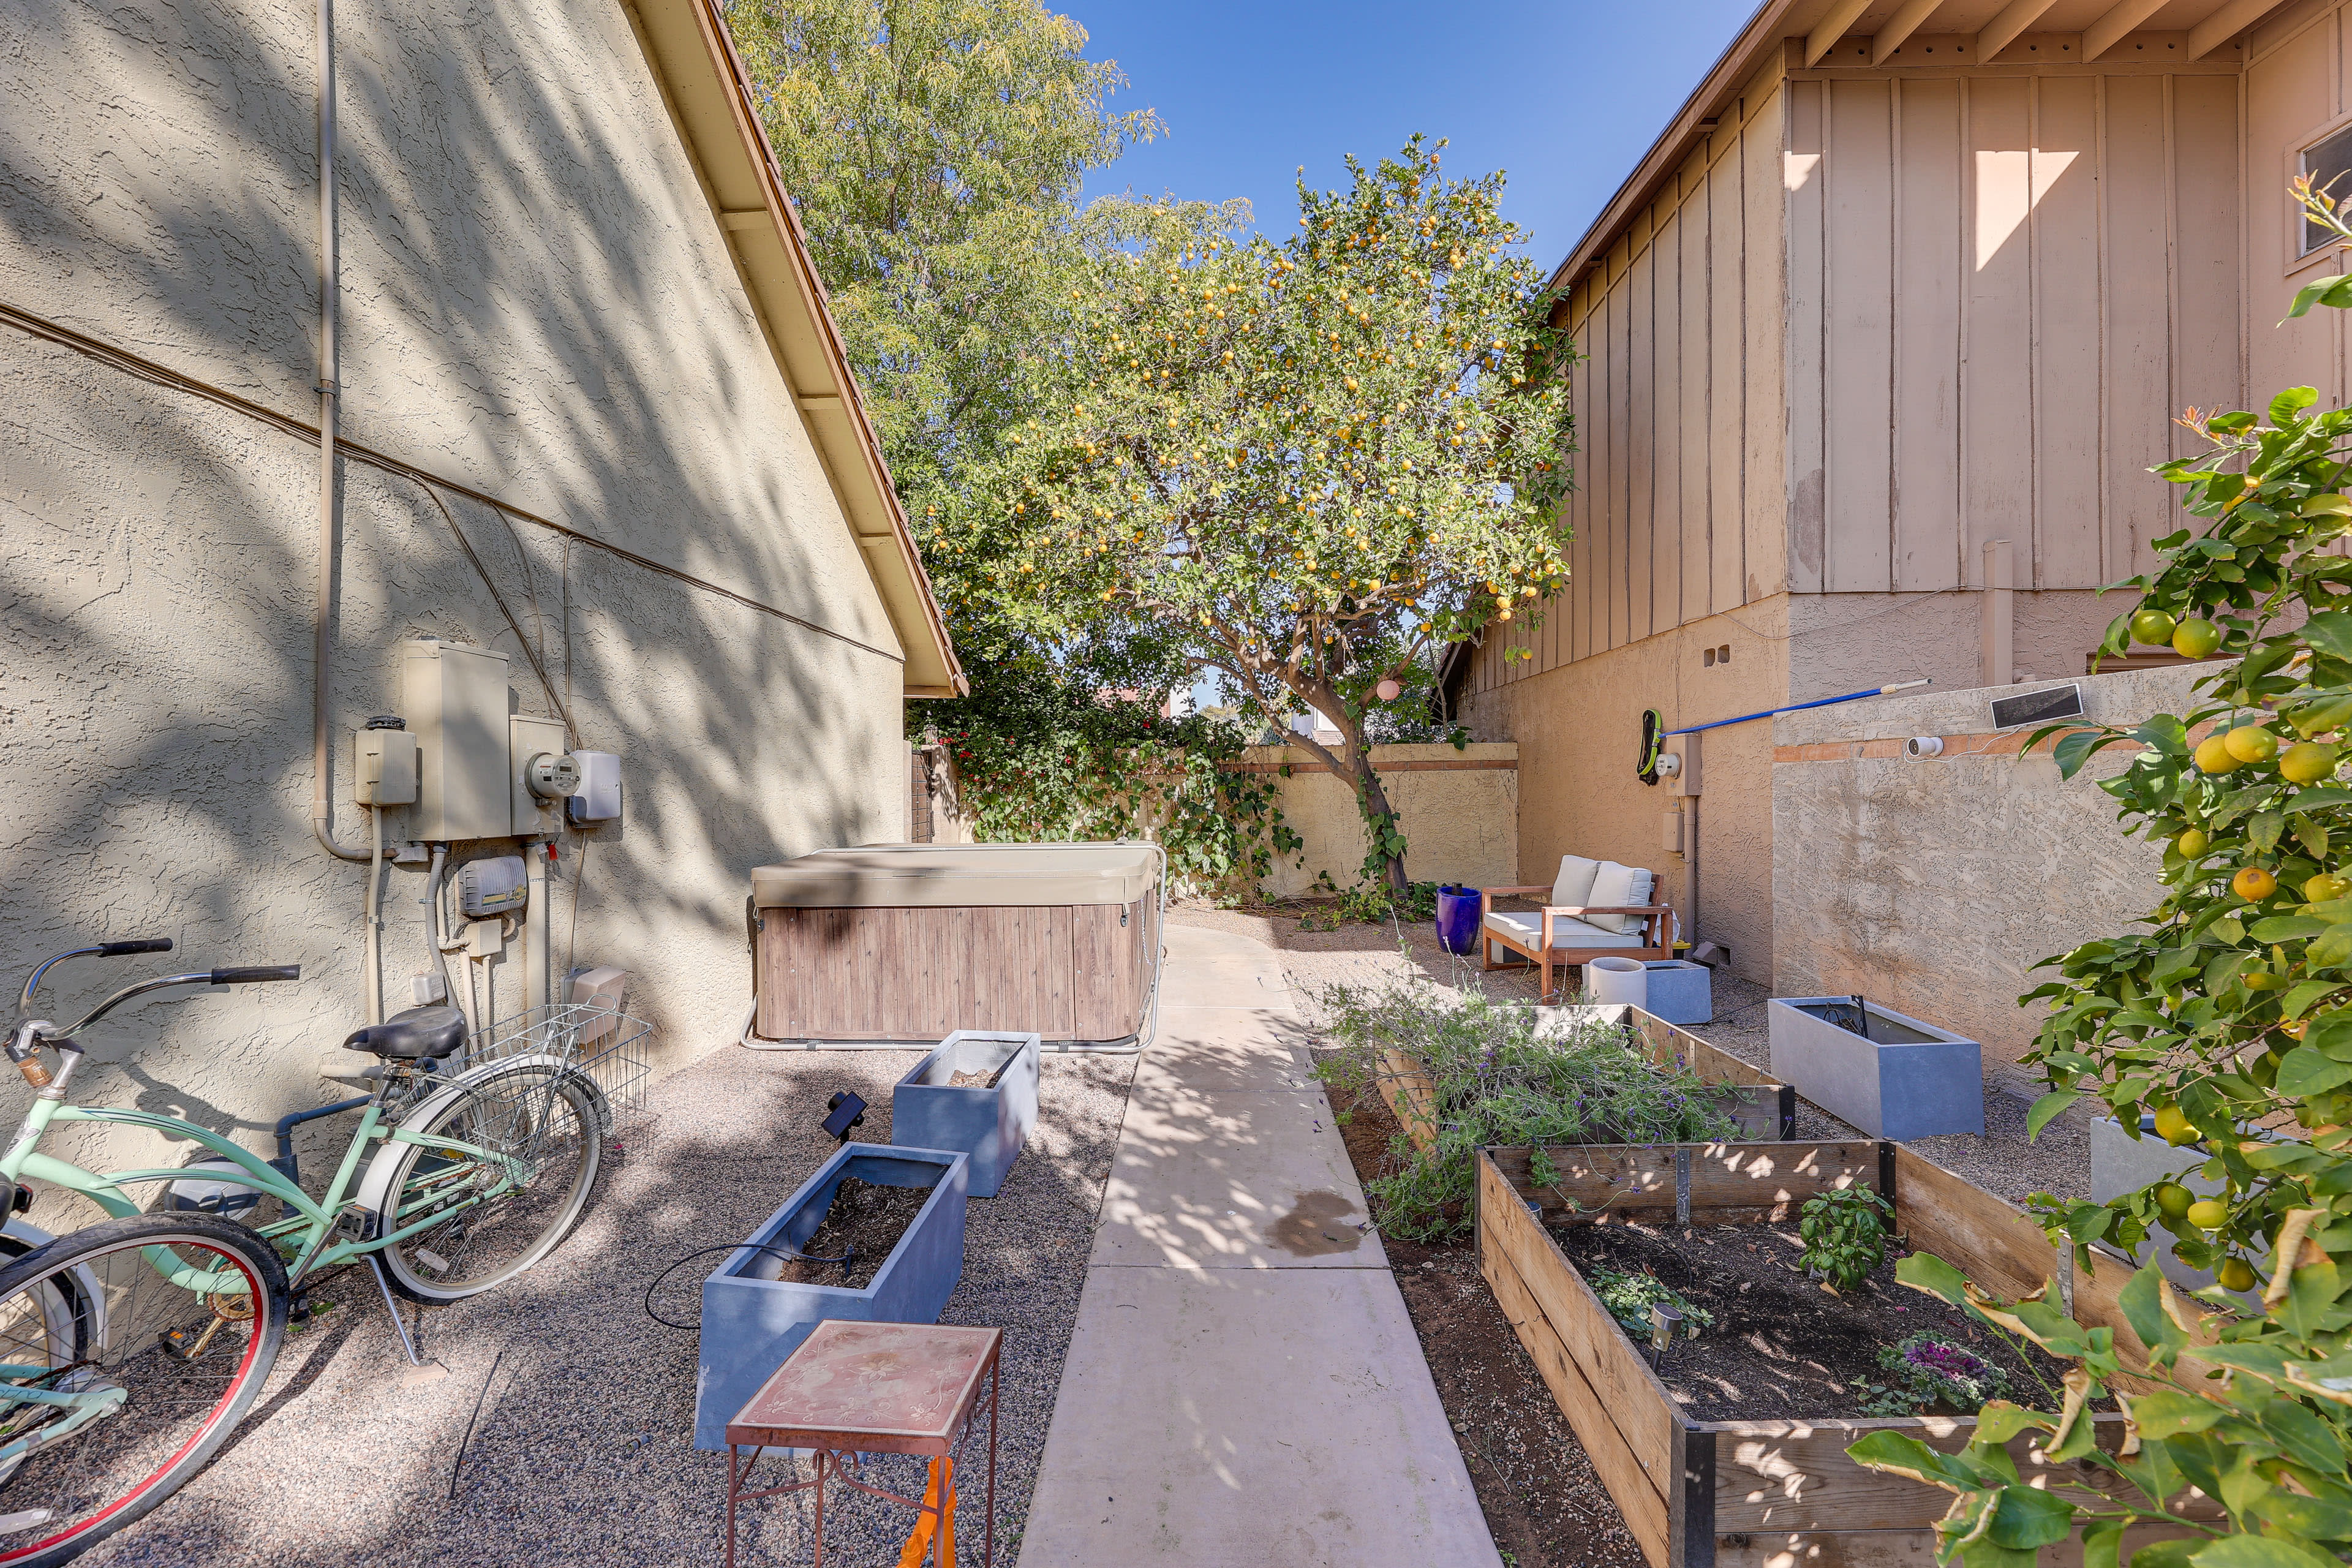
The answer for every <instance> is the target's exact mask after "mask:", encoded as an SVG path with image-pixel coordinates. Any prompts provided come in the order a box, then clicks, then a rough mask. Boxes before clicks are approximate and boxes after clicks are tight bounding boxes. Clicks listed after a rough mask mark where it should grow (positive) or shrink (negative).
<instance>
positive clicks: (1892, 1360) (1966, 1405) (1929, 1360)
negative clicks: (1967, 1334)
mask: <svg viewBox="0 0 2352 1568" xmlns="http://www.w3.org/2000/svg"><path fill="white" fill-rule="evenodd" d="M1878 1364H1879V1367H1880V1369H1881V1370H1883V1371H1885V1372H1886V1373H1889V1374H1890V1377H1891V1379H1892V1381H1890V1382H1887V1383H1874V1384H1871V1385H1870V1397H1869V1398H1868V1399H1867V1400H1865V1401H1864V1404H1863V1409H1864V1412H1865V1413H1867V1414H1869V1415H1921V1414H1923V1413H1926V1412H1928V1411H1935V1410H1942V1411H1947V1412H1950V1413H1953V1414H1956V1415H1975V1414H1976V1413H1977V1411H1978V1410H1979V1408H1981V1407H1982V1406H1983V1405H1984V1403H1985V1401H1987V1400H1989V1399H1999V1398H2000V1397H2002V1396H2003V1395H2005V1394H2008V1392H2009V1379H2008V1377H2007V1376H2006V1375H2005V1374H2004V1373H2002V1372H2001V1370H2000V1368H1999V1367H1997V1366H1995V1365H1993V1364H1992V1363H1990V1362H1989V1361H1987V1360H1985V1359H1984V1358H1983V1357H1982V1356H1980V1355H1978V1354H1977V1353H1976V1352H1974V1351H1971V1350H1969V1349H1968V1348H1967V1347H1966V1346H1964V1345H1958V1344H1955V1343H1953V1342H1952V1341H1950V1340H1949V1339H1948V1338H1946V1337H1945V1336H1944V1335H1942V1334H1940V1333H1937V1332H1936V1331H1933V1330H1926V1331H1921V1332H1919V1333H1916V1334H1913V1335H1911V1336H1909V1337H1908V1338H1906V1339H1905V1340H1904V1341H1903V1342H1901V1343H1900V1344H1892V1345H1888V1346H1887V1347H1885V1349H1884V1350H1882V1351H1880V1352H1878Z"/></svg>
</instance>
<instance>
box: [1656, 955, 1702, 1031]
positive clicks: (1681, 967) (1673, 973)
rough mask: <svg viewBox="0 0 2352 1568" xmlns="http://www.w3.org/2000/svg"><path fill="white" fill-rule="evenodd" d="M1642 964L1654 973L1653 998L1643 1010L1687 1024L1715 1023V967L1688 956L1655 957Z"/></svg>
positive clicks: (1674, 1021)
mask: <svg viewBox="0 0 2352 1568" xmlns="http://www.w3.org/2000/svg"><path fill="white" fill-rule="evenodd" d="M1642 967H1643V969H1646V970H1648V971H1649V972H1650V1000H1649V1002H1648V1004H1647V1005H1644V1006H1643V1009H1642V1011H1643V1012H1644V1013H1647V1014H1649V1015H1650V1016H1652V1017H1653V1018H1664V1020H1665V1021H1666V1022H1667V1023H1669V1024H1680V1025H1682V1026H1685V1027H1688V1026H1691V1025H1693V1024H1712V1023H1714V1022H1715V971H1714V970H1712V969H1709V968H1708V967H1707V966H1706V964H1704V963H1692V962H1691V961H1690V960H1689V959H1687V958H1654V959H1652V960H1650V961H1649V962H1648V963H1644V964H1643V965H1642Z"/></svg>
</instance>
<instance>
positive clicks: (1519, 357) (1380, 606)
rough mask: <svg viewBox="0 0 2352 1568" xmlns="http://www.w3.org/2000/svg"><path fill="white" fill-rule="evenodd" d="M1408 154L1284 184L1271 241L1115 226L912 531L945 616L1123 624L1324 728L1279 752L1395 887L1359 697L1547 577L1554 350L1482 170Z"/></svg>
mask: <svg viewBox="0 0 2352 1568" xmlns="http://www.w3.org/2000/svg"><path fill="white" fill-rule="evenodd" d="M1438 156H1439V155H1438V153H1437V152H1436V151H1435V150H1434V149H1433V148H1428V147H1424V146H1423V145H1422V144H1421V142H1419V141H1418V140H1416V141H1415V142H1412V144H1410V145H1408V146H1407V147H1406V148H1405V150H1404V152H1403V153H1402V154H1401V155H1400V156H1399V157H1397V158H1395V159H1390V160H1385V161H1383V162H1382V163H1381V164H1380V165H1379V166H1378V167H1377V168H1373V169H1366V168H1363V167H1361V166H1360V165H1357V164H1354V163H1350V165H1349V167H1350V171H1351V174H1352V175H1353V179H1352V183H1351V185H1350V187H1349V189H1347V190H1344V191H1339V192H1331V193H1322V194H1318V193H1315V192H1312V191H1309V190H1307V188H1306V187H1305V186H1304V185H1303V184H1302V185H1301V186H1300V188H1299V203H1300V213H1301V216H1300V223H1299V226H1298V229H1297V232H1296V234H1295V235H1293V236H1292V237H1290V238H1288V239H1286V240H1284V241H1282V242H1280V243H1279V244H1277V243H1276V242H1274V241H1271V240H1268V239H1267V238H1265V237H1264V236H1263V235H1259V236H1256V237H1251V238H1248V239H1244V238H1243V237H1241V229H1242V227H1243V224H1242V222H1241V221H1240V220H1239V219H1238V218H1237V217H1236V216H1235V215H1234V214H1232V213H1229V212H1223V211H1213V210H1210V209H1203V208H1192V209H1185V208H1180V207H1176V206H1173V205H1165V206H1154V207H1150V208H1144V209H1136V210H1132V211H1129V213H1127V214H1126V215H1124V216H1123V217H1122V219H1121V221H1122V223H1123V225H1124V227H1123V228H1122V230H1121V234H1120V239H1121V243H1120V244H1118V245H1116V246H1110V247H1099V248H1097V250H1096V251H1095V252H1094V253H1093V254H1092V255H1091V257H1090V258H1089V259H1088V261H1087V263H1086V265H1085V266H1084V268H1082V269H1081V272H1080V274H1079V275H1078V276H1077V277H1076V278H1075V279H1073V280H1072V282H1071V286H1070V289H1069V291H1068V294H1067V296H1066V300H1064V301H1063V302H1062V304H1063V312H1062V315H1061V317H1060V319H1059V321H1058V322H1057V324H1056V328H1055V331H1054V333H1053V334H1051V335H1050V336H1049V337H1047V338H1045V339H1044V340H1042V341H1040V342H1039V343H1038V344H1037V346H1036V347H1035V348H1034V351H1033V352H1031V353H1028V354H1026V355H1025V356H1024V358H1023V359H1022V361H1021V362H1020V363H1019V364H1018V365H1017V367H1015V368H1016V376H1015V381H1016V387H1015V390H1014V391H1013V394H1012V395H1013V398H1014V399H1015V401H1017V402H1018V403H1020V404H1021V405H1023V406H1024V407H1027V408H1029V409H1032V410H1034V412H1033V413H1032V415H1031V416H1029V417H1028V418H1026V419H1024V420H1023V421H1022V422H1020V423H1019V425H1018V426H1016V427H1014V428H1013V429H1011V430H1009V431H1008V432H1007V433H1006V435H1005V437H1004V440H1003V444H1002V445H1001V446H1000V447H997V448H994V449H993V450H992V451H991V452H990V453H987V454H981V455H975V457H974V458H973V459H972V461H971V463H970V464H969V465H968V466H967V468H965V470H964V473H965V476H966V478H967V479H969V481H970V482H969V483H968V484H967V485H965V486H964V487H963V488H962V489H961V490H960V491H959V492H958V493H957V494H956V495H955V496H954V497H953V498H952V499H949V500H942V501H941V502H940V507H939V510H938V511H937V513H936V514H932V513H930V512H929V510H928V509H927V510H926V513H925V515H924V516H923V517H921V518H919V519H918V520H917V521H918V522H919V526H921V527H922V528H923V529H924V531H925V535H926V540H925V542H926V550H927V555H928V558H929V561H930V562H931V563H932V564H933V569H934V574H935V576H936V578H937V580H938V582H939V583H940V589H941V592H942V594H943V595H944V597H945V599H946V601H947V603H948V604H949V605H950V606H951V607H955V608H957V609H959V610H961V608H963V607H966V606H971V605H989V606H992V613H1000V614H1003V615H1004V616H1008V617H1013V618H1017V619H1018V620H1019V621H1020V623H1021V624H1022V626H1024V629H1025V630H1026V631H1027V632H1028V633H1029V634H1030V635H1033V636H1035V637H1039V638H1041V639H1044V640H1045V641H1048V642H1051V643H1055V644H1057V645H1058V644H1060V643H1062V642H1065V641H1067V640H1069V639H1072V638H1077V637H1100V636H1104V635H1113V636H1116V635H1118V633H1116V632H1112V633H1108V634H1107V633H1106V632H1105V631H1104V628H1106V627H1119V628H1136V627H1149V628H1152V629H1155V630H1157V631H1159V632H1160V634H1162V635H1164V636H1166V637H1170V638H1171V639H1178V638H1181V641H1182V644H1183V646H1184V647H1185V648H1186V650H1187V652H1188V654H1189V656H1190V657H1191V658H1192V660H1193V662H1194V664H1195V665H1196V666H1197V667H1198V668H1205V669H1214V670H1215V671H1217V672H1218V673H1219V674H1220V675H1221V676H1222V678H1223V684H1224V686H1225V688H1226V689H1227V690H1228V691H1229V692H1231V693H1233V694H1234V696H1235V697H1236V699H1237V700H1240V701H1241V702H1242V703H1243V705H1244V709H1245V710H1247V711H1249V712H1250V713H1251V714H1253V715H1254V716H1257V717H1262V718H1267V719H1273V718H1276V717H1278V716H1279V715H1280V714H1282V713H1284V712H1286V711H1290V710H1295V709H1296V708H1297V707H1298V706H1299V705H1301V704H1305V705H1309V706H1312V707H1315V708H1317V709H1318V710H1321V711H1322V712H1324V713H1325V714H1327V715H1328V716H1329V717H1330V718H1331V720H1332V721H1334V722H1335V723H1337V724H1338V725H1339V728H1340V730H1341V731H1342V733H1343V735H1344V737H1345V742H1346V743H1345V746H1344V750H1345V752H1346V753H1347V756H1346V760H1345V762H1343V761H1342V760H1341V758H1340V757H1339V756H1338V755H1336V754H1334V753H1333V752H1330V751H1329V750H1328V749H1327V748H1325V747H1323V746H1322V745H1321V744H1320V743H1319V742H1315V741H1313V740H1312V739H1311V738H1301V740H1300V741H1299V742H1297V743H1299V744H1302V745H1304V746H1306V747H1307V749H1308V750H1309V751H1312V752H1316V753H1318V755H1319V756H1320V757H1321V758H1322V759H1323V760H1324V761H1325V762H1327V763H1331V764H1333V765H1334V766H1336V767H1339V769H1340V771H1341V772H1342V773H1346V774H1348V775H1349V776H1350V777H1351V778H1352V780H1353V781H1354V784H1355V787H1356V792H1357V795H1358V801H1359V805H1360V808H1361V809H1362V811H1363V813H1364V816H1365V817H1366V820H1367V823H1368V825H1369V826H1370V827H1371V828H1372V829H1373V831H1372V833H1371V837H1372V840H1373V842H1374V844H1375V846H1376V847H1377V848H1378V849H1379V851H1380V853H1381V856H1382V871H1383V873H1384V877H1385V879H1386V880H1388V881H1389V882H1390V883H1391V886H1393V887H1395V888H1397V889H1402V887H1403V884H1404V877H1403V870H1402V838H1401V837H1398V836H1396V835H1395V832H1394V823H1393V820H1392V814H1391V812H1390V810H1389V807H1388V804H1387V799H1386V795H1385V794H1384V792H1383V791H1382V790H1381V784H1380V780H1379V778H1378V775H1377V773H1375V772H1374V770H1373V769H1372V768H1371V765H1370V758H1369V755H1368V752H1367V745H1366V738H1365V733H1366V731H1365V726H1366V722H1367V719H1368V716H1369V715H1370V712H1371V711H1372V710H1374V709H1375V708H1377V707H1380V706H1381V705H1382V703H1381V699H1380V697H1379V695H1378V688H1379V685H1380V682H1381V679H1383V678H1384V677H1388V676H1391V675H1395V676H1397V677H1398V678H1399V679H1400V680H1401V681H1402V679H1403V678H1404V677H1405V675H1406V674H1408V673H1410V672H1412V670H1414V669H1416V668H1419V666H1421V665H1422V664H1423V663H1424V662H1426V659H1425V656H1426V655H1427V654H1428V653H1429V652H1430V651H1431V650H1433V649H1434V648H1436V647H1441V646H1443V645H1444V644H1445V643H1448V642H1451V641H1458V640H1460V639H1463V638H1465V637H1470V636H1471V635H1473V634H1474V633H1475V632H1476V631H1477V630H1478V629H1479V628H1480V627H1481V626H1485V625H1486V623H1487V622H1488V621H1489V620H1490V619H1493V618H1496V617H1498V616H1499V617H1502V618H1508V617H1509V616H1511V615H1512V614H1513V613H1515V612H1523V611H1526V610H1528V609H1529V608H1530V607H1531V606H1530V605H1529V603H1528V602H1529V601H1533V600H1535V599H1536V598H1537V597H1538V595H1541V594H1542V593H1544V592H1545V591H1547V590H1548V589H1556V588H1557V587H1558V586H1559V584H1560V582H1561V581H1562V578H1563V574H1564V573H1565V571H1566V564H1565V561H1564V557H1563V554H1562V551H1563V548H1564V545H1565V535H1564V533H1563V532H1562V531H1561V529H1560V525H1559V521H1558V519H1559V499H1560V497H1561V496H1562V495H1563V494H1564V493H1565V491H1566V489H1567V486H1568V478H1569V469H1568V454H1569V452H1570V445H1569V430H1570V420H1569V410H1568V403H1567V390H1566V386H1565V384H1564V382H1563V380H1562V379H1561V377H1560V376H1559V374H1557V373H1558V372H1559V370H1560V368H1561V367H1562V366H1564V365H1565V363H1567V362H1568V360H1569V359H1570V357H1571V354H1572V350H1571V349H1570V344H1569V343H1568V342H1567V340H1566V338H1565V337H1564V336H1563V335H1562V334H1561V333H1559V332H1558V331H1555V330H1554V329H1552V328H1551V327H1550V326H1549V324H1548V322H1549V304H1550V301H1549V300H1548V299H1546V298H1544V297H1543V296H1542V295H1541V292H1540V289H1541V273H1540V271H1539V270H1538V268H1537V267H1536V265H1535V264H1534V263H1533V262H1532V261H1531V260H1529V259H1528V258H1526V257H1524V256H1522V255H1518V254H1516V253H1513V252H1512V251H1511V249H1510V247H1513V246H1515V245H1516V244H1517V242H1518V240H1519V238H1520V236H1519V234H1518V232H1517V230H1516V229H1515V228H1514V227H1512V226H1510V225H1509V224H1507V223H1506V222H1504V221H1503V219H1502V217H1501V216H1500V212H1499V207H1498V198H1499V195H1500V190H1501V180H1500V176H1489V177H1487V178H1486V179H1482V180H1473V181H1454V182H1448V181H1446V180H1445V179H1444V178H1443V176H1442V175H1441V174H1440V172H1439V168H1438ZM1405 700H1406V699H1405V698H1404V697H1403V696H1402V695H1401V696H1400V697H1399V698H1397V699H1393V700H1391V702H1390V704H1389V705H1390V706H1394V705H1396V704H1400V703H1402V702H1404V701H1405Z"/></svg>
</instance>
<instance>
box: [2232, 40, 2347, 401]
mask: <svg viewBox="0 0 2352 1568" xmlns="http://www.w3.org/2000/svg"><path fill="white" fill-rule="evenodd" d="M2347 9H2352V7H2347V6H2345V5H2325V4H2320V3H2318V0H2304V3H2303V4H2300V5H2290V6H2287V7H2285V8H2284V9H2282V10H2281V11H2280V12H2279V13H2278V14H2277V16H2274V17H2273V18H2272V19H2271V20H2269V21H2267V22H2265V23H2264V24H2263V26H2262V27H2261V28H2259V29H2258V30H2256V32H2255V33H2254V35H2253V37H2252V38H2251V39H2249V40H2248V48H2247V56H2248V63H2247V66H2246V193H2247V200H2246V205H2247V208H2248V211H2249V215H2250V216H2249V221H2248V222H2247V225H2246V279H2247V289H2246V293H2247V308H2246V350H2247V354H2246V357H2247V394H2248V395H2249V396H2252V397H2267V396H2269V395H2271V394H2272V393H2273V392H2275V391H2276V390H2278V389H2279V388H2280V387H2283V386H2314V387H2317V388H2318V389H2319V395H2320V397H2321V398H2322V399H2323V400H2324V401H2326V402H2327V403H2329V404H2334V405H2341V404H2343V403H2345V402H2347V401H2352V375H2348V374H2347V348H2348V347H2352V344H2347V337H2352V321H2347V320H2346V312H2344V311H2342V310H2314V311H2313V312H2312V313H2311V314H2310V315H2308V316H2306V317H2305V318H2304V319H2303V320H2302V321H2287V322H2285V323H2284V325H2281V324H2280V318H2282V317H2284V315H2285V314H2286V310H2287V306H2288V305H2289V303H2291V302H2292V301H2293V300H2294V291H2295V290H2296V289H2300V288H2301V287H2303V285H2305V283H2308V282H2310V281H2311V280H2312V279H2315V278H2321V277H2326V275H2328V274H2330V273H2336V272H2343V271H2347V270H2352V255H2347V252H2346V250H2345V248H2344V247H2339V246H2331V247H2327V248H2326V249H2325V250H2322V251H2318V252H2315V253H2314V254H2313V255H2312V256H2310V257H2309V258H2304V257H2301V256H2299V255H2298V254H2297V253H2298V251H2299V250H2300V249H2301V247H2300V245H2299V244H2298V243H2297V240H2296V227H2297V225H2296V215H2295V214H2294V211H2293V210H2292V209H2291V207H2290V205H2289V203H2288V201H2287V196H2286V182H2287V180H2288V179H2289V177H2291V176H2292V175H2293V174H2294V173H2295V171H2296V168H2297V166H2298V163H2299V159H2300V155H2301V153H2302V152H2303V150H2304V149H2305V147H2307V146H2309V145H2311V143H2312V142H2315V141H2317V140H2318V139H2319V138H2320V137H2322V136H2324V135H2326V134H2327V133H2328V132H2332V131H2336V130H2340V129H2342V128H2343V126H2344V125H2345V124H2347V123H2348V122H2352V92H2347V87H2346V77H2347V74H2352V18H2347ZM2344 194H2345V193H2344V192H2343V191H2342V190H2341V189H2340V188H2339V189H2338V190H2337V192H2336V195H2344Z"/></svg>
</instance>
